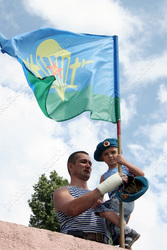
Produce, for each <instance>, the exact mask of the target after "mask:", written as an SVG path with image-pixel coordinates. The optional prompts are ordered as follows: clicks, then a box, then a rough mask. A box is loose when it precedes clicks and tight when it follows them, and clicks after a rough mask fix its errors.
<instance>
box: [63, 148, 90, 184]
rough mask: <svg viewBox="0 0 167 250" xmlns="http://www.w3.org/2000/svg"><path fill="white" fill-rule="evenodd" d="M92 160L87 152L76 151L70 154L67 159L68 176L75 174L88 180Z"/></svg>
mask: <svg viewBox="0 0 167 250" xmlns="http://www.w3.org/2000/svg"><path fill="white" fill-rule="evenodd" d="M91 166H92V162H91V159H90V157H89V154H88V153H87V152H85V151H77V152H74V153H73V154H71V155H70V156H69V158H68V161H67V167H68V172H69V174H70V176H77V177H78V178H81V179H83V180H88V179H89V177H90V174H91V171H92V167H91Z"/></svg>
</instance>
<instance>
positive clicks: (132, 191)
mask: <svg viewBox="0 0 167 250" xmlns="http://www.w3.org/2000/svg"><path fill="white" fill-rule="evenodd" d="M128 178H129V177H128ZM131 178H132V177H131ZM125 186H126V187H125ZM148 187H149V183H148V180H147V179H146V178H145V177H143V176H137V177H133V182H132V183H131V184H130V185H129V184H126V183H124V184H123V185H122V186H121V187H120V188H119V189H118V190H117V191H116V196H117V198H118V199H119V200H120V201H122V202H131V201H134V200H136V199H138V198H139V197H140V196H142V195H143V194H144V193H145V192H146V191H147V189H148Z"/></svg>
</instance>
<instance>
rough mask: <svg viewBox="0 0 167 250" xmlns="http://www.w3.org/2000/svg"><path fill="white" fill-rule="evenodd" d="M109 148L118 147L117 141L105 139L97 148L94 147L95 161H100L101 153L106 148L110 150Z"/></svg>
mask: <svg viewBox="0 0 167 250" xmlns="http://www.w3.org/2000/svg"><path fill="white" fill-rule="evenodd" d="M111 147H116V148H117V147H118V142H117V139H115V138H108V139H105V140H104V141H102V142H100V143H99V144H98V145H97V147H96V150H95V152H94V158H95V160H96V161H102V160H101V159H100V157H101V156H102V152H103V151H105V150H106V149H108V148H111Z"/></svg>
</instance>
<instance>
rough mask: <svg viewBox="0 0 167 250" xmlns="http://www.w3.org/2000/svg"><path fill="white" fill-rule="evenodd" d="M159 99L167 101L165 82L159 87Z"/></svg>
mask: <svg viewBox="0 0 167 250" xmlns="http://www.w3.org/2000/svg"><path fill="white" fill-rule="evenodd" d="M158 100H159V101H160V102H161V103H167V87H166V86H165V85H164V84H161V85H160V87H159V92H158Z"/></svg>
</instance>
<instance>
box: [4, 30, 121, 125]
mask: <svg viewBox="0 0 167 250" xmlns="http://www.w3.org/2000/svg"><path fill="white" fill-rule="evenodd" d="M117 40H118V39H117V36H100V35H89V34H75V33H72V32H68V31H61V30H56V29H53V28H41V29H39V30H35V31H32V32H29V33H25V34H21V35H17V36H14V37H13V38H11V39H10V40H7V39H6V38H5V37H4V36H3V35H0V46H1V51H2V52H3V53H8V54H9V55H10V56H12V57H16V58H17V59H18V61H19V62H20V63H21V65H22V67H23V70H24V73H25V76H26V79H27V81H28V84H29V86H30V87H31V89H32V90H33V92H34V95H35V97H36V99H37V102H38V104H39V106H40V108H41V110H42V111H43V113H44V114H45V115H46V116H47V117H49V118H51V119H54V120H56V121H65V120H68V119H71V118H73V117H75V116H77V115H79V114H81V113H82V112H84V111H90V112H91V119H94V120H104V121H109V122H112V123H116V122H117V121H118V120H120V95H119V77H118V75H119V72H118V41H117Z"/></svg>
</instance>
